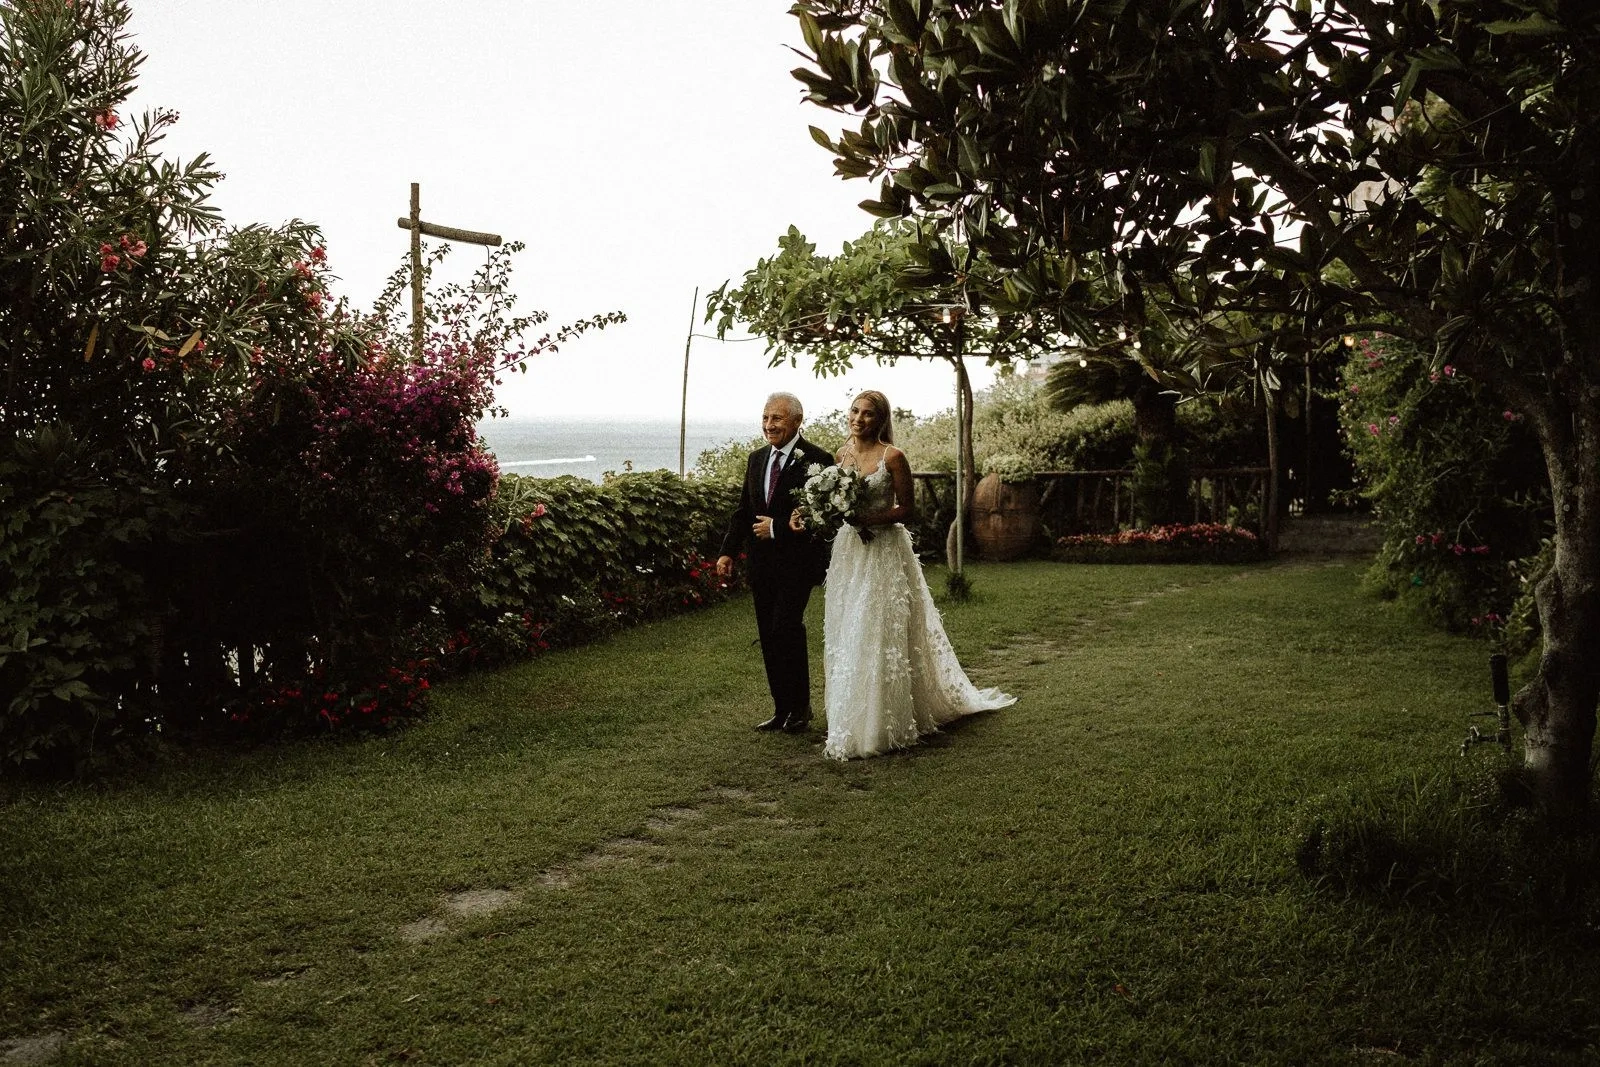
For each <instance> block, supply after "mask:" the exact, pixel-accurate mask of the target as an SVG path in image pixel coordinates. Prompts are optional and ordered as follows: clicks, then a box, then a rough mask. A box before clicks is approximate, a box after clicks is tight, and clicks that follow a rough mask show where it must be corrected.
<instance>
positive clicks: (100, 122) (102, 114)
mask: <svg viewBox="0 0 1600 1067" xmlns="http://www.w3.org/2000/svg"><path fill="white" fill-rule="evenodd" d="M119 121H121V120H120V119H118V118H117V113H116V112H115V111H112V110H111V109H110V108H106V110H104V111H99V112H96V113H95V115H94V124H95V125H96V126H98V127H100V128H101V129H102V130H114V129H116V128H117V123H118V122H119Z"/></svg>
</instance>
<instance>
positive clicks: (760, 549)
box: [722, 436, 833, 586]
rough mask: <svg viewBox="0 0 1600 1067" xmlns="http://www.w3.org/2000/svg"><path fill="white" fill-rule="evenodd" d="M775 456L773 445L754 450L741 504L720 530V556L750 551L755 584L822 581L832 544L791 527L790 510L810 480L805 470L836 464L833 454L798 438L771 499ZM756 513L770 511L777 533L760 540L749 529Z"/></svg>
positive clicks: (810, 584)
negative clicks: (769, 477)
mask: <svg viewBox="0 0 1600 1067" xmlns="http://www.w3.org/2000/svg"><path fill="white" fill-rule="evenodd" d="M771 458H772V446H771V445H767V446H766V447H765V448H758V449H756V450H755V451H754V452H752V453H750V459H749V461H748V462H747V463H746V464H745V472H744V489H743V491H742V492H741V493H740V494H739V506H738V507H737V508H735V509H734V512H733V516H732V517H731V518H730V519H729V520H728V528H727V530H726V531H725V532H724V533H723V535H722V555H724V556H737V555H738V554H739V552H740V551H741V550H748V552H749V562H750V581H751V582H752V583H763V582H780V583H787V582H800V581H803V582H804V583H805V584H806V585H807V586H812V585H820V584H821V583H822V579H823V576H824V575H825V574H827V571H828V554H829V551H830V549H831V545H830V544H829V543H828V542H827V541H826V540H823V539H821V538H818V537H815V536H813V535H812V533H811V532H810V531H806V532H800V533H797V532H795V531H794V530H791V529H789V515H790V513H791V512H793V511H794V509H795V508H796V507H797V506H798V505H799V504H800V502H801V495H800V487H801V486H803V485H805V483H806V477H807V475H806V471H807V469H808V468H810V467H811V465H812V464H814V463H820V464H821V465H822V466H824V467H828V466H832V465H833V457H832V456H831V455H829V454H828V452H827V450H826V449H824V448H822V447H821V446H820V445H814V444H812V443H811V442H810V441H807V440H806V439H805V438H804V437H803V436H802V437H801V438H800V439H799V440H798V441H796V442H795V446H794V452H793V453H792V454H791V455H790V457H789V463H788V465H787V466H785V467H784V468H783V473H782V474H780V475H779V476H778V487H777V490H776V491H775V492H774V493H773V495H772V501H771V503H768V502H767V464H768V461H769V460H771ZM757 515H770V516H772V529H773V533H774V535H775V536H774V537H773V538H772V539H771V540H760V539H758V538H757V537H756V536H755V535H754V534H753V533H751V530H750V528H751V527H752V526H754V525H755V521H756V516H757Z"/></svg>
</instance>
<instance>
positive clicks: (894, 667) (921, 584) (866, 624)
mask: <svg viewBox="0 0 1600 1067" xmlns="http://www.w3.org/2000/svg"><path fill="white" fill-rule="evenodd" d="M865 496H866V499H865V500H864V502H863V504H862V508H863V510H865V511H877V510H881V509H883V508H887V507H888V506H889V505H890V504H891V503H892V501H893V497H894V487H893V484H892V482H891V480H890V476H889V470H888V467H887V466H886V465H885V464H882V463H880V464H879V465H878V469H877V470H876V471H874V472H873V473H872V474H870V475H868V476H867V479H866V494H865ZM872 529H873V534H874V536H873V538H872V540H871V541H866V542H863V541H862V540H861V537H860V535H859V533H858V532H857V531H856V529H855V528H854V527H852V526H846V527H844V528H843V529H841V530H840V531H839V533H838V534H837V535H836V536H835V537H834V540H833V555H832V557H831V559H830V561H829V563H828V582H827V587H826V592H825V594H824V605H825V613H824V616H823V635H824V647H825V656H826V660H827V676H826V694H827V695H826V700H827V709H828V742H827V746H826V748H825V749H824V751H825V752H826V754H827V755H828V756H830V757H832V758H834V759H851V758H853V757H856V756H876V755H878V754H880V753H883V752H887V751H889V750H890V749H896V748H905V747H906V746H908V745H912V744H915V743H916V742H917V740H918V739H919V738H921V737H924V736H926V735H927V734H931V733H934V732H936V731H937V730H938V729H939V726H940V724H942V723H947V722H950V721H952V720H954V719H958V718H960V717H961V716H963V715H971V714H973V713H974V712H979V711H993V710H995V709H996V708H1003V707H1006V706H1007V705H1009V704H1014V703H1016V698H1015V697H1013V696H1009V695H1007V694H1005V693H1002V692H1001V691H1000V690H998V689H979V688H977V687H976V686H974V685H973V684H972V682H971V681H969V680H968V679H967V675H966V672H965V671H963V670H962V669H961V664H960V663H959V662H957V661H956V654H955V650H954V649H953V648H951V647H950V639H949V637H947V636H946V635H945V632H944V623H943V622H942V621H941V620H940V618H939V611H938V609H937V608H935V607H934V605H933V596H932V595H931V594H930V593H929V592H928V583H927V581H926V580H925V579H924V578H923V576H922V564H921V563H919V562H918V561H917V554H916V552H915V551H914V550H913V549H912V546H911V534H910V533H909V532H907V531H906V528H905V527H904V526H901V525H899V524H898V523H896V524H895V525H892V526H875V527H873V528H872Z"/></svg>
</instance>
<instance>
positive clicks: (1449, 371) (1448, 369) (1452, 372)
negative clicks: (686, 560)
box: [1444, 363, 1456, 378]
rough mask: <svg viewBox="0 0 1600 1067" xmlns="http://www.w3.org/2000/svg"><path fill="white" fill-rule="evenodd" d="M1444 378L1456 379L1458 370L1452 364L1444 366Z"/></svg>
mask: <svg viewBox="0 0 1600 1067" xmlns="http://www.w3.org/2000/svg"><path fill="white" fill-rule="evenodd" d="M1444 376H1445V377H1446V378H1454V377H1455V376H1456V369H1455V368H1454V367H1452V366H1451V365H1450V364H1448V363H1446V364H1445V365H1444Z"/></svg>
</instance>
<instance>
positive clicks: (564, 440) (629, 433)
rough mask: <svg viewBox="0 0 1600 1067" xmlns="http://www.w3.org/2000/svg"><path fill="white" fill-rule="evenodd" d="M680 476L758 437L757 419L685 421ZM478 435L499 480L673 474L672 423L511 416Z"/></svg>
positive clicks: (675, 428) (675, 434) (485, 424)
mask: <svg viewBox="0 0 1600 1067" xmlns="http://www.w3.org/2000/svg"><path fill="white" fill-rule="evenodd" d="M683 429H684V471H685V472H688V471H693V470H694V465H695V460H697V459H698V458H699V456H700V453H701V452H704V451H706V450H707V449H711V448H719V447H722V446H724V445H727V444H729V443H730V442H738V443H739V444H741V445H742V444H745V443H747V442H750V441H753V440H755V439H756V438H759V437H760V436H761V424H760V421H759V420H758V419H750V420H740V421H736V420H728V419H693V418H691V419H689V420H688V422H687V424H686V425H685V426H684V428H683ZM478 434H479V436H481V437H482V438H483V440H484V443H485V444H486V445H487V446H488V448H489V451H491V452H493V453H494V456H495V460H496V461H497V462H498V463H499V465H500V470H501V472H502V473H504V474H520V475H524V476H527V477H532V478H559V477H561V476H562V475H568V474H570V475H575V476H576V477H579V478H584V479H587V480H589V481H591V482H596V483H599V482H601V481H603V480H604V479H605V475H606V474H608V473H619V474H620V473H623V472H626V471H649V470H670V471H673V472H674V473H676V472H677V471H678V438H679V423H678V420H677V419H676V418H650V417H644V416H636V417H630V416H621V417H619V416H615V415H513V416H508V417H505V418H486V419H484V420H482V421H481V422H479V423H478Z"/></svg>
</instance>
